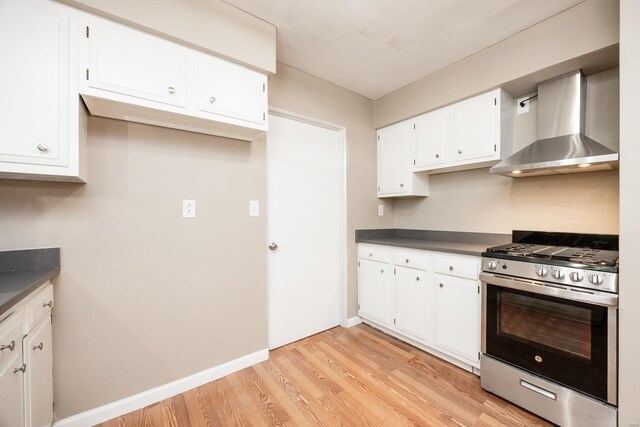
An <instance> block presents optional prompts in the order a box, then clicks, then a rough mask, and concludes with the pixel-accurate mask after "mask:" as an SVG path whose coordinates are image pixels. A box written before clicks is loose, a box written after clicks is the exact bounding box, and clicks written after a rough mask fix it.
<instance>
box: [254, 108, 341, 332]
mask: <svg viewBox="0 0 640 427" xmlns="http://www.w3.org/2000/svg"><path fill="white" fill-rule="evenodd" d="M269 114H271V115H274V116H278V117H282V118H285V119H289V120H295V121H298V122H301V123H306V124H309V125H312V126H318V127H322V128H326V129H330V130H333V131H336V132H338V152H339V161H340V176H339V177H338V180H339V182H340V186H339V187H340V189H339V194H338V198H339V200H338V206H339V207H338V239H339V243H338V248H339V249H338V265H339V267H338V274H339V284H338V285H339V287H340V326H343V327H345V328H346V327H348V318H347V293H348V289H347V128H346V127H345V126H339V125H336V124H333V123H329V122H325V121H322V120H318V119H314V118H311V117H308V116H305V115H302V114H298V113H293V112H291V111H288V110H284V109H282V108H277V107H272V106H269ZM267 134H268V131H267ZM267 138H268V135H267ZM267 144H268V141H267ZM266 169H267V170H268V169H269V163H268V162H267V167H266ZM267 174H268V172H267ZM267 203H269V187H268V186H267ZM268 232H269V219H268V218H267V233H268ZM266 244H268V241H267V242H266ZM265 250H266V249H265ZM268 265H269V263H268V262H267V268H268ZM268 279H269V276H268V274H267V287H268V286H269V283H268ZM268 298H269V289H268V288H267V319H269V312H268V311H269V307H270V304H269V301H268Z"/></svg>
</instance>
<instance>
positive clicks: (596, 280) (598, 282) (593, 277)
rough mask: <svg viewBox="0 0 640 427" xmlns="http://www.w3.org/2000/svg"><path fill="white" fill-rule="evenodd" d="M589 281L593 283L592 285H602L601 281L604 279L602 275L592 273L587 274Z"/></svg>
mask: <svg viewBox="0 0 640 427" xmlns="http://www.w3.org/2000/svg"><path fill="white" fill-rule="evenodd" d="M589 281H590V282H591V283H593V284H594V285H602V282H603V281H604V280H603V279H602V276H601V275H599V274H592V275H591V276H589Z"/></svg>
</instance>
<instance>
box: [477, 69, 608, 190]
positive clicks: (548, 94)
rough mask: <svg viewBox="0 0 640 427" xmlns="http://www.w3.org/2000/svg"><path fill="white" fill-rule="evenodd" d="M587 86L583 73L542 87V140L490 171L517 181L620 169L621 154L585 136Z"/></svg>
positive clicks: (539, 123)
mask: <svg viewBox="0 0 640 427" xmlns="http://www.w3.org/2000/svg"><path fill="white" fill-rule="evenodd" d="M585 107H586V83H585V78H584V76H583V75H582V73H581V72H580V70H577V71H573V72H571V73H567V74H564V75H562V76H559V77H556V78H553V79H551V80H547V81H544V82H542V83H540V84H539V85H538V138H540V139H538V140H537V141H535V142H533V143H532V144H530V145H528V146H527V147H525V148H523V149H522V150H520V151H518V152H517V153H515V154H513V155H511V156H510V157H508V158H506V159H505V160H503V161H502V162H500V163H498V164H497V165H495V166H494V167H492V168H491V169H490V172H491V173H494V174H500V175H505V176H510V177H513V178H518V177H526V176H536V175H554V174H567V173H576V172H590V171H598V170H609V169H616V168H617V167H618V159H619V156H618V153H616V152H615V151H613V150H612V149H610V148H609V147H606V146H604V145H602V144H600V143H598V142H596V141H594V140H593V139H591V138H589V137H588V136H586V135H585V134H584V129H585V126H584V122H585V116H586V114H585V110H586V108H585Z"/></svg>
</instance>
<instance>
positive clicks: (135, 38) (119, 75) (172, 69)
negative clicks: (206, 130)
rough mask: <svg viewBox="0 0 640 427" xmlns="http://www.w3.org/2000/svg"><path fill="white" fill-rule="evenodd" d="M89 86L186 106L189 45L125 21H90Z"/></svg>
mask: <svg viewBox="0 0 640 427" xmlns="http://www.w3.org/2000/svg"><path fill="white" fill-rule="evenodd" d="M88 34H89V78H88V80H89V82H88V84H89V86H90V87H93V88H96V89H102V90H105V91H110V92H114V93H118V94H123V95H129V96H134V97H137V98H141V99H145V100H149V101H154V102H160V103H164V104H169V105H175V106H180V107H183V106H184V105H185V100H186V83H185V73H186V55H187V49H185V48H183V47H181V46H179V45H177V44H174V43H171V42H169V41H166V40H163V39H161V38H159V37H155V36H152V35H150V34H146V33H143V32H140V31H137V30H133V29H131V28H127V27H125V26H123V25H120V24H116V23H113V22H109V21H105V20H101V19H95V20H91V21H90V23H89V30H88Z"/></svg>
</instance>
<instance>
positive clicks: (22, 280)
mask: <svg viewBox="0 0 640 427" xmlns="http://www.w3.org/2000/svg"><path fill="white" fill-rule="evenodd" d="M59 272H60V248H47V249H29V250H19V251H3V252H0V316H2V315H3V314H4V313H5V312H7V311H8V310H9V309H10V308H11V307H13V306H14V305H16V304H17V303H18V302H20V301H21V300H22V299H24V298H25V297H27V296H28V295H29V294H30V293H31V292H33V291H35V290H36V289H38V287H40V286H41V285H42V284H43V283H44V282H46V281H47V280H49V279H51V278H53V277H55V276H56V275H57V274H58V273H59Z"/></svg>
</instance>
